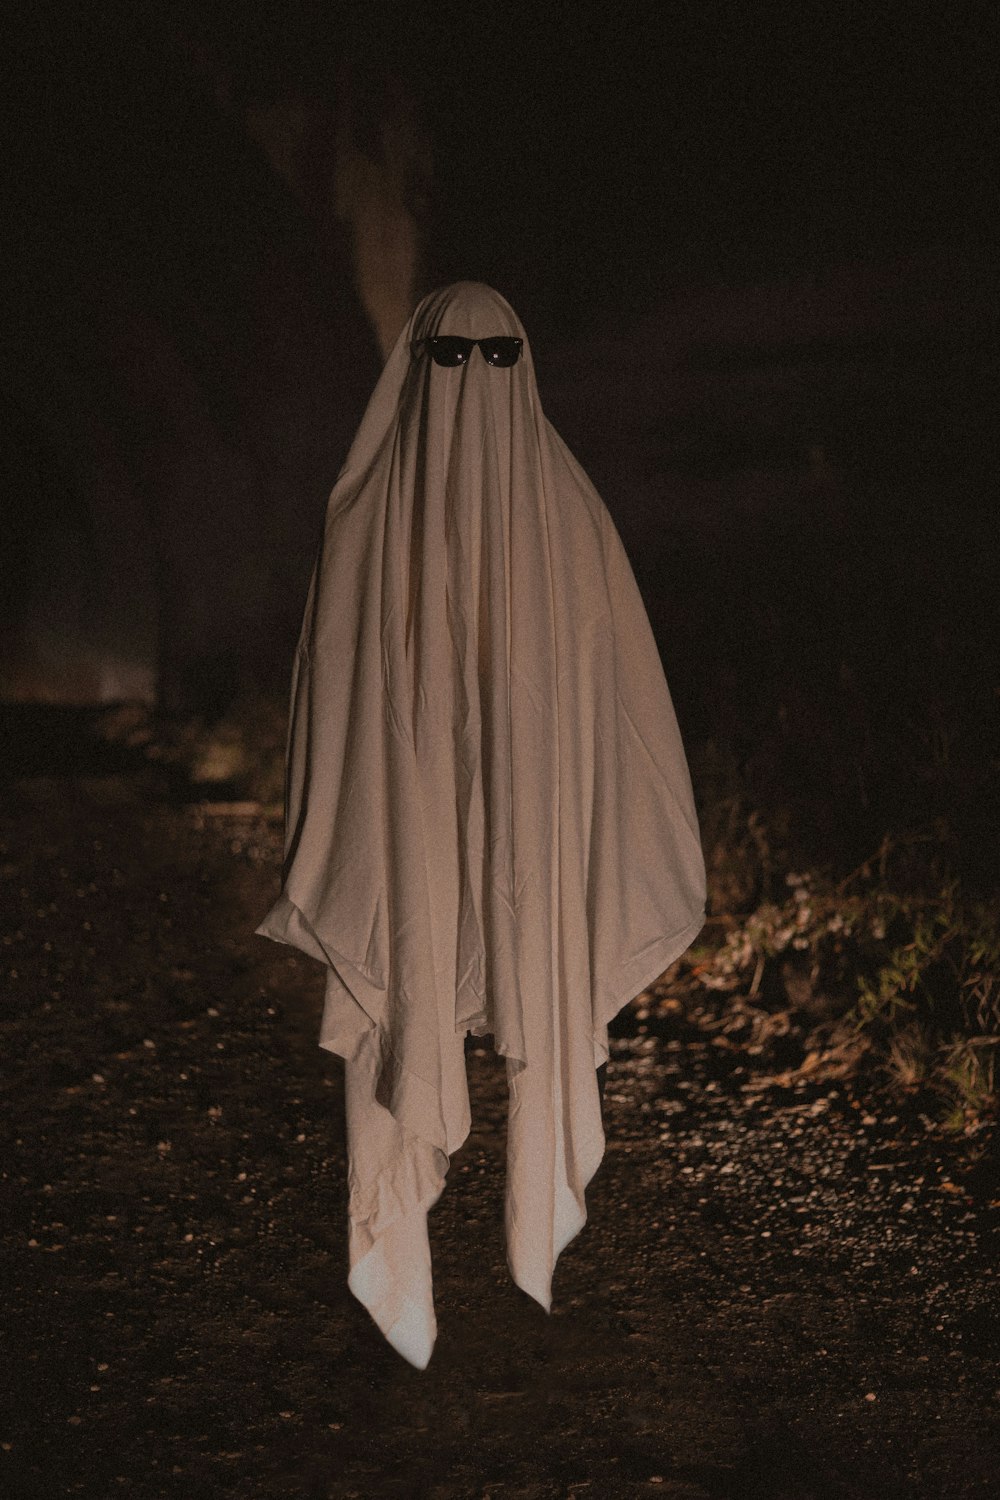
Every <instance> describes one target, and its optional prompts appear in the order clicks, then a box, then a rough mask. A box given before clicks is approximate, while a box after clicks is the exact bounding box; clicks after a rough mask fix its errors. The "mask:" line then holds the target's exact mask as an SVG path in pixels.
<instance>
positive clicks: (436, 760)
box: [256, 282, 705, 1369]
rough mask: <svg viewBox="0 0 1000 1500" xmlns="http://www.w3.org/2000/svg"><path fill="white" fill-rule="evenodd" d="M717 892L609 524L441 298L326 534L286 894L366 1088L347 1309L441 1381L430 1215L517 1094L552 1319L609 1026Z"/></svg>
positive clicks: (292, 793)
mask: <svg viewBox="0 0 1000 1500" xmlns="http://www.w3.org/2000/svg"><path fill="white" fill-rule="evenodd" d="M704 907H705V869H704V862H703V858H702V850H701V843H700V839H699V834H698V824H697V818H696V814H695V808H694V800H693V796H692V789H691V781H690V776H689V774H688V767H687V762H686V759H685V755H684V750H683V746H682V743H681V739H680V734H679V731H678V727H677V721H676V717H675V714H674V710H673V705H672V703H671V699H670V694H669V691H668V688H667V684H666V680H665V678H664V673H663V668H662V665H661V662H660V657H659V653H658V651H657V647H656V643H655V641H654V639H653V634H652V631H651V629H650V625H649V621H648V618H647V616H646V612H645V610H644V608H643V604H642V600H641V598H640V595H639V591H638V588H637V585H636V582H635V578H634V575H633V573H632V569H631V567H630V565H629V562H628V559H627V556H626V554H625V551H624V548H623V546H622V543H621V540H620V538H619V536H618V533H617V531H616V529H615V526H614V524H613V522H612V520H611V517H610V515H609V513H608V511H607V509H606V507H605V505H604V503H603V501H602V500H601V499H600V497H599V496H598V494H597V493H596V491H595V490H594V488H593V486H592V485H591V483H590V481H589V480H588V479H587V476H586V475H585V474H584V472H583V470H582V469H581V467H580V465H579V464H578V463H577V462H576V460H575V459H574V458H573V456H572V455H571V453H570V452H569V450H568V449H567V448H566V446H565V444H564V443H563V442H562V440H561V439H560V437H559V436H558V434H557V433H556V432H555V430H554V429H553V428H552V426H551V424H550V423H549V422H548V421H547V419H546V418H545V416H544V414H543V412H542V408H541V403H540V401H539V397H538V391H537V387H536V383H535V374H534V366H533V363H532V358H531V350H530V345H529V343H528V339H527V335H526V334H525V331H524V329H523V328H522V326H521V324H520V322H519V320H518V318H517V317H516V315H515V313H514V312H513V310H512V309H511V307H510V306H509V305H508V303H507V302H506V301H505V300H504V299H503V298H502V297H501V296H500V295H499V294H498V293H497V292H495V291H493V290H492V289H491V288H489V287H487V286H483V285H481V284H479V283H475V282H459V283H457V284H456V285H453V286H449V287H446V288H444V289H443V290H441V291H438V292H434V293H432V294H431V295H429V296H427V297H425V298H424V299H423V301H422V302H421V303H420V304H419V306H418V307H417V308H416V310H415V311H414V313H413V315H412V316H411V318H410V320H409V322H408V323H407V325H406V327H405V328H404V330H403V332H402V333H401V335H400V337H399V339H398V341H397V343H396V346H395V348H394V349H393V351H392V353H391V354H390V356H389V359H388V361H387V363H386V366H385V369H384V370H383V373H382V376H381V378H380V380H379V382H378V385H377V386H376V389H375V391H374V393H373V395H372V398H371V401H370V403H369V406H368V409H367V411H366V413H365V416H364V418H363V420H362V423H361V426H360V428H359V430H358V433H357V436H356V438H355V440H354V443H353V445H352V447H351V450H350V453H349V455H348V458H347V461H346V463H345V465H344V468H343V470H342V471H341V473H340V475H339V477H338V479H337V482H336V484H335V485H334V488H333V492H332V494H331V496H330V500H329V503H328V507H327V514H326V523H325V528H324V533H323V538H322V542H321V546H320V549H319V555H318V557H317V560H316V564H315V567H314V570H313V575H312V579H311V582H310V586H309V592H308V597H307V601H306V606H305V614H304V618H303V623H302V630H301V635H300V638H299V643H298V647H297V650H296V653H295V659H294V664H293V671H292V689H291V714H290V721H289V731H288V747H287V772H286V788H285V859H284V864H283V871H282V886H281V892H280V895H279V896H278V899H277V900H276V902H275V904H274V905H273V906H272V907H271V909H270V910H269V912H268V913H267V915H266V916H265V918H264V920H263V921H262V922H261V924H260V926H259V927H258V928H257V929H256V930H257V932H258V933H260V934H262V935H263V936H266V937H270V938H272V939H274V940H275V941H277V942H283V943H290V944H292V945H293V946H295V947H297V948H299V949H301V950H302V951H303V952H305V953H308V954H311V955H312V956H313V957H315V958H316V959H318V960H319V961H320V962H322V963H323V964H324V965H325V966H326V971H327V976H326V1001H325V1007H324V1014H323V1021H322V1029H321V1033H320V1044H321V1045H322V1046H324V1047H326V1048H329V1050H330V1051H332V1052H335V1053H338V1054H339V1055H340V1056H341V1057H343V1058H344V1061H345V1098H346V1119H347V1145H348V1181H349V1189H350V1201H349V1261H350V1274H349V1278H348V1284H349V1286H350V1288H351V1290H352V1291H353V1292H354V1293H355V1295H356V1296H357V1297H358V1298H359V1299H360V1300H361V1302H362V1303H363V1304H364V1305H365V1307H366V1308H367V1309H368V1311H369V1312H370V1314H371V1316H372V1317H373V1318H374V1320H375V1322H376V1324H377V1325H378V1327H379V1328H380V1329H381V1331H382V1333H383V1334H384V1335H385V1337H386V1338H387V1339H388V1341H389V1342H390V1343H391V1344H392V1345H393V1347H394V1348H395V1349H397V1350H398V1351H399V1353H400V1354H402V1355H403V1356H404V1357H405V1358H406V1359H407V1360H409V1361H410V1362H411V1363H412V1364H413V1365H415V1366H417V1367H418V1368H421V1369H422V1368H425V1367H426V1365H427V1363H428V1360H429V1359H430V1356H431V1352H432V1350H433V1346H434V1340H435V1337H436V1331H437V1324H436V1318H435V1310H434V1300H433V1290H432V1272H431V1259H430V1249H429V1242H428V1236H427V1213H428V1210H429V1209H430V1208H431V1206H432V1205H433V1204H434V1203H435V1202H436V1200H437V1198H438V1197H439V1196H440V1194H441V1191H442V1189H443V1187H444V1182H445V1176H446V1173H447V1171H448V1165H449V1158H450V1157H451V1155H452V1154H453V1153H454V1152H455V1151H456V1150H457V1149H458V1148H459V1146H461V1144H462V1143H463V1141H464V1140H465V1138H466V1136H467V1134H468V1131H469V1125H470V1109H469V1094H468V1087H467V1082H466V1073H465V1045H464V1039H465V1037H466V1035H468V1034H469V1033H472V1034H473V1035H476V1036H492V1038H493V1044H494V1046H495V1048H496V1050H497V1052H498V1053H499V1054H501V1055H502V1056H503V1057H504V1059H505V1067H506V1076H507V1084H508V1090H509V1120H508V1135H507V1169H506V1198H505V1216H504V1217H505V1231H506V1243H507V1259H508V1265H509V1267H510V1271H511V1274H512V1276H513V1277H514V1280H515V1281H516V1283H517V1284H518V1286H520V1287H521V1288H523V1290H524V1291H526V1292H527V1293H528V1294H529V1295H530V1296H532V1297H534V1298H535V1299H536V1300H537V1301H538V1302H539V1303H540V1304H541V1305H542V1306H543V1307H544V1308H545V1309H546V1310H548V1309H549V1308H550V1306H551V1300H552V1275H553V1270H554V1267H555V1264H556V1261H557V1259H558V1256H559V1255H560V1253H561V1251H562V1250H563V1249H564V1248H565V1246H566V1245H567V1244H568V1243H569V1241H570V1240H571V1239H572V1238H573V1237H574V1236H575V1235H576V1234H577V1233H578V1232H579V1230H580V1229H581V1228H582V1227H583V1225H584V1223H585V1221H586V1217H587V1210H586V1200H585V1189H586V1187H587V1184H588V1183H589V1181H590V1179H591V1178H592V1177H593V1175H594V1172H595V1171H596V1170H597V1167H598V1165H599V1164H600V1161H601V1158H602V1156H603V1153H604V1133H603V1128H602V1118H601V1099H600V1092H599V1088H598V1075H597V1070H598V1069H599V1068H602V1067H603V1065H604V1064H606V1062H607V1058H608V1032H607V1026H608V1022H609V1021H610V1020H611V1019H612V1018H613V1017H614V1016H615V1015H616V1014H617V1013H618V1012H619V1011H620V1010H621V1009H622V1008H623V1007H624V1006H625V1005H626V1004H627V1003H628V1002H629V1001H630V1000H631V999H632V998H633V997H634V996H635V995H636V994H638V993H639V992H640V991H641V990H642V989H644V988H645V987H646V986H647V985H648V984H650V983H651V982H652V981H653V980H654V979H655V978H656V977H657V976H658V975H659V974H661V973H662V972H663V970H664V969H666V968H667V967H668V966H669V965H670V964H671V963H672V962H673V961H674V960H675V959H676V958H678V957H679V956H680V954H682V953H683V952H684V951H685V949H686V948H687V947H688V946H689V945H690V943H691V942H692V941H693V939H694V938H695V936H696V935H697V933H698V931H699V930H700V928H701V926H702V924H703V921H704Z"/></svg>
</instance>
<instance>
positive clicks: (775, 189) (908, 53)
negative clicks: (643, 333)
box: [384, 0, 996, 306]
mask: <svg viewBox="0 0 1000 1500" xmlns="http://www.w3.org/2000/svg"><path fill="white" fill-rule="evenodd" d="M430 14H433V15H434V18H435V19H434V22H433V23H431V22H430V21H429V20H428V19H427V17H428V15H430ZM449 16H450V17H451V19H449ZM386 33H387V36H388V39H389V45H388V46H387V47H386V48H385V49H384V50H385V51H387V52H395V54H396V56H397V57H398V59H399V63H400V66H401V67H402V68H403V70H404V71H405V72H406V73H407V75H408V77H409V78H410V80H411V81H412V85H413V87H414V89H415V91H416V92H417V93H418V95H419V96H420V97H421V98H422V99H423V100H424V101H425V105H426V108H427V111H428V115H429V118H430V120H431V124H432V128H433V135H434V138H435V142H436V147H437V150H436V166H437V179H436V180H437V191H438V200H437V204H438V211H439V227H440V233H441V237H442V239H443V241H444V242H445V243H446V244H447V246H448V251H449V253H450V256H451V259H450V260H449V261H448V263H447V264H446V265H445V267H444V270H445V271H446V272H447V273H448V274H456V275H458V274H464V269H465V268H466V267H467V266H468V264H469V263H470V262H471V263H472V267H473V268H474V273H475V274H485V275H486V277H487V279H489V278H490V273H491V272H494V271H497V272H498V271H500V270H501V269H503V270H505V271H506V275H507V278H508V279H512V280H513V281H514V282H517V283H520V282H521V281H523V282H524V283H525V290H527V287H528V285H529V284H530V285H531V286H533V287H537V286H538V283H539V280H541V281H543V282H546V283H548V284H549V285H550V287H551V291H552V296H553V297H556V298H558V299H559V300H565V302H566V304H567V305H569V306H573V305H575V306H579V305H580V304H581V302H583V303H584V304H586V303H587V302H588V301H589V300H591V298H592V296H593V289H594V286H595V284H600V283H604V284H606V285H607V286H609V287H613V288H614V290H613V292H609V296H610V297H611V300H612V301H614V300H616V299H617V300H622V301H630V300H637V301H640V302H641V301H642V300H643V298H644V297H645V296H646V295H647V292H648V290H649V286H650V283H651V282H652V284H653V285H654V286H655V285H656V284H657V283H658V282H659V280H660V278H661V277H662V274H663V270H664V268H665V267H667V268H669V271H670V274H671V275H672V276H674V275H681V276H696V277H698V276H701V275H703V274H705V273H706V272H707V273H708V274H712V273H713V272H714V271H715V270H716V269H718V270H719V271H721V273H722V274H723V275H730V276H734V277H739V276H742V275H744V274H751V275H753V274H757V273H758V272H760V271H763V272H764V274H768V273H769V272H771V271H774V270H778V269H782V268H784V267H785V266H788V265H792V266H794V265H801V264H803V263H804V264H807V265H808V264H816V263H820V264H822V263H823V262H825V261H829V260H833V259H836V258H838V256H841V255H849V256H852V257H853V256H860V257H862V258H867V257H875V258H877V257H878V256H880V255H882V254H885V253H891V252H892V251H893V250H894V249H895V248H897V247H898V246H904V247H905V246H908V245H912V244H921V245H926V244H934V243H940V242H946V243H950V242H954V241H956V240H958V241H963V240H966V239H969V238H972V239H976V238H979V237H981V236H982V235H983V234H984V233H985V232H987V230H988V226H989V223H990V220H991V218H992V215H993V207H992V204H991V201H990V200H991V198H992V196H993V195H992V194H991V192H990V191H989V189H988V186H987V184H988V183H989V182H990V181H992V180H993V173H992V170H991V153H992V147H991V144H990V141H991V135H990V131H989V126H988V123H987V121H988V119H989V113H990V111H989V109H988V99H989V95H990V93H991V91H992V87H991V84H990V79H991V78H992V76H993V75H992V60H991V50H992V49H991V39H992V41H994V42H995V39H996V32H995V24H994V22H993V20H992V14H991V13H990V12H989V11H988V10H987V8H985V7H975V6H967V5H961V4H956V5H948V6H939V7H925V6H920V5H914V4H912V3H910V4H899V3H895V0H889V3H882V4H878V5H872V4H870V3H864V4H862V3H852V0H841V3H839V4H830V5H815V4H809V3H805V4H803V3H802V0H798V3H789V0H777V3H776V0H771V3H769V4H759V5H747V4H719V3H717V0H674V3H662V0H661V3H650V4H645V3H640V4H636V5H631V6H628V5H626V6H624V7H618V6H610V5H608V6H601V7H594V8H593V9H590V10H588V8H587V7H585V6H575V5H547V6H538V5H535V6H523V7H518V6H517V5H515V6H513V7H510V6H494V7H489V8H481V9H480V10H477V9H476V7H475V6H473V7H471V8H470V7H469V6H452V7H434V8H433V12H431V11H429V10H428V11H424V12H422V13H421V12H419V10H418V11H416V12H414V11H410V12H409V13H408V18H407V19H405V20H400V19H395V20H393V21H391V22H387V23H386ZM517 289H518V288H517V287H513V288H512V290H514V291H516V290H517Z"/></svg>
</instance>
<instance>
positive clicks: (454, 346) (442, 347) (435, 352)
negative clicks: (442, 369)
mask: <svg viewBox="0 0 1000 1500" xmlns="http://www.w3.org/2000/svg"><path fill="white" fill-rule="evenodd" d="M427 348H428V350H429V351H430V356H431V359H432V360H433V361H434V363H435V364H436V365H445V366H455V365H464V364H467V363H468V359H469V355H470V354H471V353H472V351H473V349H474V348H475V345H474V343H473V341H472V339H462V338H457V337H456V336H454V335H452V334H439V336H438V337H437V338H434V339H428V340H427Z"/></svg>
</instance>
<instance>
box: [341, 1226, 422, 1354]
mask: <svg viewBox="0 0 1000 1500" xmlns="http://www.w3.org/2000/svg"><path fill="white" fill-rule="evenodd" d="M350 1240H351V1258H352V1259H354V1256H355V1255H356V1254H357V1253H358V1251H359V1249H360V1247H361V1246H362V1245H363V1244H365V1243H368V1244H371V1248H370V1249H369V1250H368V1251H367V1252H366V1253H363V1254H361V1258H360V1259H358V1260H356V1261H355V1263H354V1265H353V1266H352V1267H351V1272H350V1275H349V1276H348V1278H347V1284H348V1286H349V1287H350V1289H351V1291H352V1292H353V1293H354V1295H355V1297H357V1299H358V1301H359V1302H360V1303H361V1304H362V1306H363V1307H365V1308H366V1309H367V1311H368V1313H369V1314H370V1315H371V1317H372V1319H373V1321H374V1322H375V1324H376V1326H377V1327H378V1329H379V1331H380V1332H381V1333H382V1334H383V1336H384V1337H385V1338H386V1339H387V1340H388V1342H389V1343H390V1344H391V1345H392V1347H393V1348H394V1349H395V1350H396V1352H397V1353H398V1354H401V1355H402V1356H403V1358H404V1359H406V1360H408V1361H409V1362H410V1364H411V1365H415V1366H416V1368H417V1369H418V1370H425V1369H426V1368H427V1365H428V1362H429V1360H430V1357H431V1354H432V1353H433V1351H434V1341H435V1339H436V1338H437V1318H436V1316H435V1313H434V1294H433V1289H432V1284H431V1252H430V1243H429V1241H428V1237H427V1214H426V1212H425V1211H424V1210H423V1209H419V1208H418V1209H415V1210H414V1211H413V1212H412V1213H408V1214H404V1215H403V1216H402V1217H401V1218H399V1219H397V1220H396V1222H395V1223H394V1224H392V1225H390V1227H389V1228H388V1229H387V1230H386V1231H385V1232H384V1233H383V1234H381V1235H380V1236H379V1238H378V1239H377V1240H376V1241H375V1243H374V1244H372V1243H371V1237H370V1236H369V1235H368V1234H367V1232H366V1230H365V1229H364V1227H363V1226H360V1225H355V1224H354V1223H353V1222H352V1224H351V1235H350Z"/></svg>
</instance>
